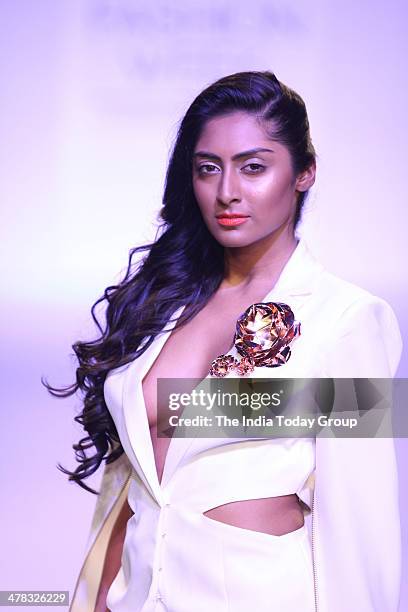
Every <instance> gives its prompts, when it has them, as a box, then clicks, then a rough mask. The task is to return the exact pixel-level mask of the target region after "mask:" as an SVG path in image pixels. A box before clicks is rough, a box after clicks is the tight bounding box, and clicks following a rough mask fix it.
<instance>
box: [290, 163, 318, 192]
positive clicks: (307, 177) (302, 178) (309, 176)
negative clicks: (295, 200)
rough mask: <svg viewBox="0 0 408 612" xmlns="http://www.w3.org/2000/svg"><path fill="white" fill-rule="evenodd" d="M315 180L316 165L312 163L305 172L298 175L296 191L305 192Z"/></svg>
mask: <svg viewBox="0 0 408 612" xmlns="http://www.w3.org/2000/svg"><path fill="white" fill-rule="evenodd" d="M315 179H316V164H315V162H313V163H312V164H311V165H310V166H309V168H307V170H304V171H303V172H301V173H300V174H298V176H297V179H296V184H295V189H296V191H307V190H308V189H310V187H311V186H312V185H313V184H314V182H315Z"/></svg>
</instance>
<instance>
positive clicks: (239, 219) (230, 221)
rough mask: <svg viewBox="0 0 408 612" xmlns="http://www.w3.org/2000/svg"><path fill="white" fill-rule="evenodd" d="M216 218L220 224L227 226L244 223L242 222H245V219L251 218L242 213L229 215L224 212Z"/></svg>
mask: <svg viewBox="0 0 408 612" xmlns="http://www.w3.org/2000/svg"><path fill="white" fill-rule="evenodd" d="M216 219H217V221H218V224H219V225H223V226H225V227H233V226H235V225H242V223H245V221H246V220H247V219H249V216H248V215H240V214H232V215H228V214H225V213H222V214H220V215H216Z"/></svg>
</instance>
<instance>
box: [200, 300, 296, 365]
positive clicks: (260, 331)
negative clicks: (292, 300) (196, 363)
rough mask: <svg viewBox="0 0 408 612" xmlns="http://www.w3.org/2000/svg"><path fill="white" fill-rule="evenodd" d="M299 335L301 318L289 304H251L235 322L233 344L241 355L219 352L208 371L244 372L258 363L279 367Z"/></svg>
mask: <svg viewBox="0 0 408 612" xmlns="http://www.w3.org/2000/svg"><path fill="white" fill-rule="evenodd" d="M296 336H300V322H297V321H295V316H294V314H293V312H292V310H291V308H290V306H288V305H287V304H283V303H282V302H259V303H257V304H252V305H251V306H249V308H247V309H246V310H245V312H244V313H243V314H242V315H240V317H239V318H238V319H237V323H236V330H235V336H234V345H235V348H236V349H237V351H238V353H239V354H240V355H241V358H240V359H236V358H235V357H234V356H233V355H229V354H226V355H219V356H218V357H216V358H215V359H214V361H213V362H212V363H211V367H210V372H209V374H210V376H219V377H222V376H226V375H227V374H228V373H229V372H231V371H233V370H235V371H236V372H237V373H238V374H239V375H240V376H245V375H247V374H250V373H251V372H253V370H254V368H255V366H265V367H267V368H276V367H279V366H281V365H283V364H284V363H286V362H287V361H288V359H289V358H290V355H291V351H290V347H289V344H290V343H291V342H292V340H293V339H294V338H295V337H296Z"/></svg>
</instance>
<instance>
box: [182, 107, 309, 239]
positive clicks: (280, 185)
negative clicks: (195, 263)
mask: <svg viewBox="0 0 408 612" xmlns="http://www.w3.org/2000/svg"><path fill="white" fill-rule="evenodd" d="M254 149H258V151H254ZM259 149H263V150H262V151H261V150H259ZM251 151H252V152H251ZM193 188H194V194H195V197H196V200H197V203H198V206H199V208H200V210H201V214H202V216H203V219H204V221H205V223H206V225H207V227H208V229H209V231H210V232H211V234H212V235H213V236H214V238H215V239H216V240H217V241H218V242H219V243H220V244H222V245H223V246H225V247H234V246H235V247H239V246H240V247H242V246H247V245H249V244H252V243H254V242H256V241H258V240H260V239H262V238H265V237H266V236H268V235H270V234H272V233H273V232H279V231H281V230H282V229H283V228H284V227H286V228H288V231H291V232H292V233H293V218H294V215H295V211H296V200H297V195H296V189H297V188H299V185H298V184H297V181H296V177H295V176H294V174H293V171H292V167H291V160H290V154H289V151H288V149H287V148H286V147H285V146H284V145H282V144H279V143H277V142H275V141H272V140H271V139H269V138H268V137H267V135H266V134H265V131H264V130H263V129H262V127H261V126H260V125H259V123H257V121H256V119H255V117H253V116H252V115H250V114H248V113H245V112H234V113H232V114H230V115H226V116H222V117H216V118H214V119H211V120H209V121H208V122H207V123H206V124H205V126H204V128H203V130H202V133H201V135H200V137H199V139H198V141H197V144H196V146H195V149H194V157H193ZM302 188H303V186H301V189H302ZM234 214H237V215H245V217H241V218H240V219H237V218H235V220H234V218H231V217H230V218H228V217H226V218H225V217H224V218H223V217H221V218H220V215H234Z"/></svg>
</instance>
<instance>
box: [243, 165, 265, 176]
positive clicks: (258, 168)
mask: <svg viewBox="0 0 408 612" xmlns="http://www.w3.org/2000/svg"><path fill="white" fill-rule="evenodd" d="M246 168H249V170H246V172H247V174H260V173H261V172H263V171H264V170H265V166H263V165H262V164H256V163H255V162H253V163H251V164H247V165H246V166H244V169H246Z"/></svg>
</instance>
